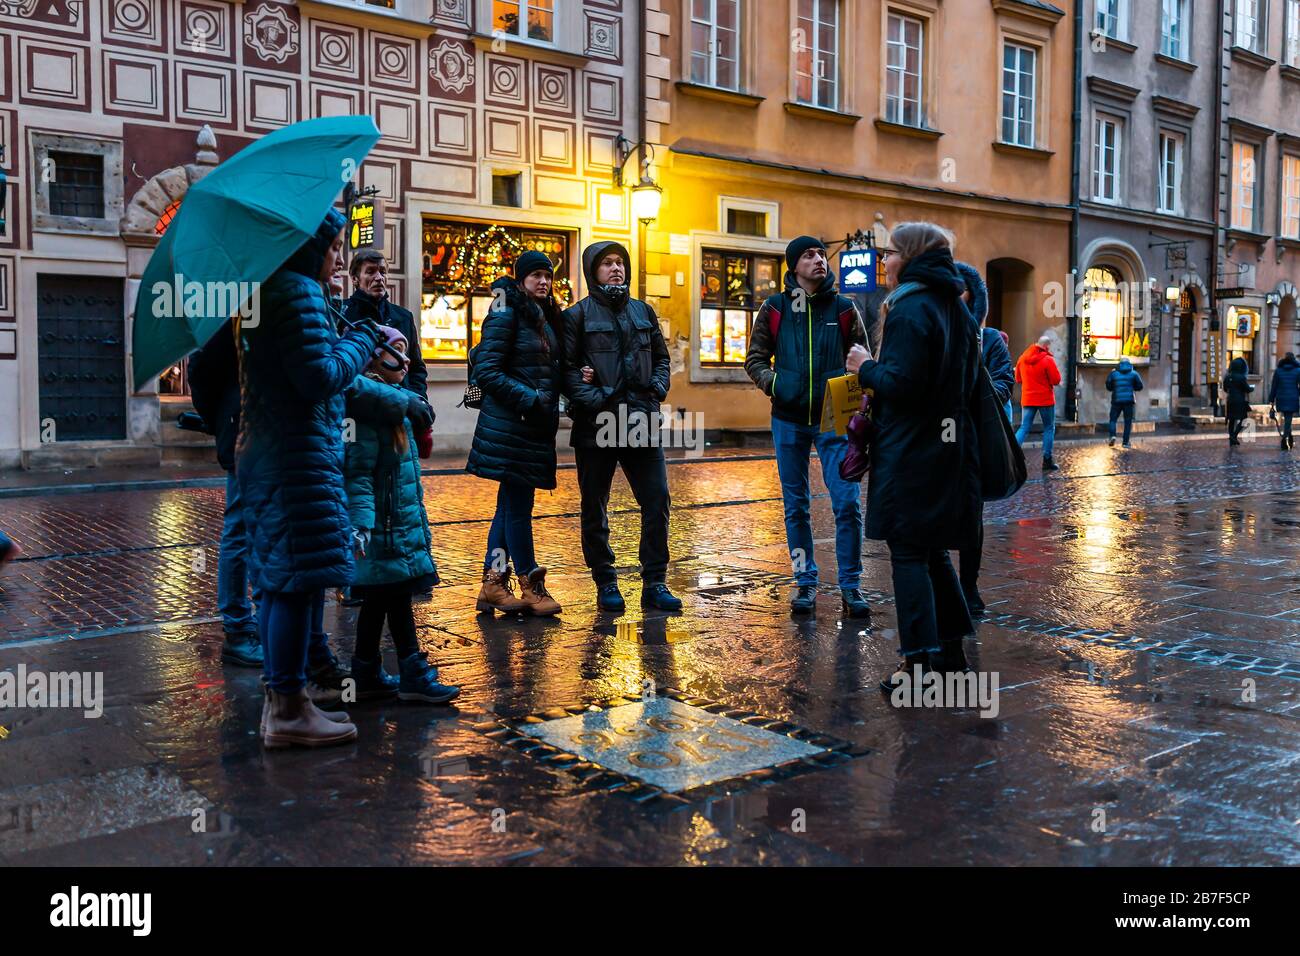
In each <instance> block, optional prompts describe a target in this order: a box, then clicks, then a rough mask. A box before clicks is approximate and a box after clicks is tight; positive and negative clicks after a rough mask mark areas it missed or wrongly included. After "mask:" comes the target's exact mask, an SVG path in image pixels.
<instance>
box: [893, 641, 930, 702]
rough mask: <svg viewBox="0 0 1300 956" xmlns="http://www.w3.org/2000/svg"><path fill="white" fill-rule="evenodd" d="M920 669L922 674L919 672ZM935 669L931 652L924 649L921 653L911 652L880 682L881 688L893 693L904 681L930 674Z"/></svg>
mask: <svg viewBox="0 0 1300 956" xmlns="http://www.w3.org/2000/svg"><path fill="white" fill-rule="evenodd" d="M918 669H919V671H920V674H918V673H917V671H918ZM933 670H935V668H934V667H932V666H930V655H929V654H927V653H925V652H924V651H922V652H921V653H920V654H909V655H907V656H906V657H904V658H903V659H902V660H901V661H899V662H898V666H897V667H895V668H894V669H893V670H892V671H890V672H889V673H888V674H886V675H885V678H884V679H883V680H882V681H881V682H880V689H881V691H882V692H884V693H886V694H892V693H893V692H894V691H895V690H897V689H898V685H899V684H902V683H903V682H904V681H913V680H916V678H917V677H918V676H922V675H925V674H928V673H930V672H931V671H933Z"/></svg>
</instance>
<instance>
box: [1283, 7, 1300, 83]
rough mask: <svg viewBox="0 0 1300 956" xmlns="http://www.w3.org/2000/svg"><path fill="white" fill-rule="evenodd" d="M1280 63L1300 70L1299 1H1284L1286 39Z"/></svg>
mask: <svg viewBox="0 0 1300 956" xmlns="http://www.w3.org/2000/svg"><path fill="white" fill-rule="evenodd" d="M1282 62H1283V63H1285V64H1286V65H1287V66H1294V67H1298V68H1300V0H1286V39H1285V43H1284V45H1283V47H1282Z"/></svg>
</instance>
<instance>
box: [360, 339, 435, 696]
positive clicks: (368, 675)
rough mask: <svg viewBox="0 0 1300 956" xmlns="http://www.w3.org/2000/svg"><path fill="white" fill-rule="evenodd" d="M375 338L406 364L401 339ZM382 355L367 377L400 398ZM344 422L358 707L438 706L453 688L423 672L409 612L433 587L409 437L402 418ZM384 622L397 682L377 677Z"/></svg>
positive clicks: (400, 375) (395, 376)
mask: <svg viewBox="0 0 1300 956" xmlns="http://www.w3.org/2000/svg"><path fill="white" fill-rule="evenodd" d="M379 331H380V333H381V334H382V335H383V336H384V342H385V343H386V344H387V345H389V346H390V347H392V348H393V349H395V350H396V351H398V352H400V353H401V354H402V356H403V358H405V355H406V337H405V336H404V335H402V333H401V332H399V331H397V330H396V329H391V328H387V327H384V326H381V327H380V330H379ZM387 354H388V353H386V352H384V351H383V350H381V349H379V348H376V349H375V350H374V353H373V357H372V358H371V361H370V366H369V368H368V369H367V370H366V377H367V378H369V379H371V380H373V381H375V382H378V383H380V384H381V385H382V387H384V388H388V389H392V390H400V389H401V388H402V380H403V379H404V378H405V377H406V376H407V374H408V371H409V370H408V366H407V364H406V362H405V361H403V362H402V363H401V364H400V367H398V368H395V369H394V368H389V367H388V364H392V363H391V362H388V361H387V360H386V359H385V356H386V355H387ZM348 416H349V417H350V418H351V419H352V420H353V423H354V425H355V428H356V434H355V436H354V439H353V441H351V442H349V443H348V444H347V446H346V452H345V459H344V467H343V474H344V488H345V490H346V491H347V497H348V515H349V517H350V519H351V525H352V532H351V539H352V541H353V550H354V552H355V554H356V558H357V565H356V574H355V576H354V577H353V579H352V593H353V594H354V595H355V596H356V597H358V598H360V599H361V611H360V612H359V614H358V615H357V640H356V644H355V646H354V649H353V653H352V679H353V680H354V681H355V682H356V692H357V699H358V700H365V699H372V698H377V697H384V696H388V695H391V694H392V693H394V692H396V693H397V697H398V699H399V700H405V701H413V702H419V703H426V704H445V703H447V702H448V701H450V700H452V699H453V698H455V697H456V695H458V694H459V693H460V688H459V687H452V686H448V685H445V684H440V683H439V682H438V670H437V668H434V667H430V666H429V661H428V655H427V654H426V653H424V652H423V651H421V650H420V642H419V638H418V636H417V635H416V631H415V609H414V607H413V604H412V602H413V601H414V599H415V595H416V594H418V593H422V592H424V591H426V590H428V589H429V588H431V587H433V585H434V584H436V583H437V581H438V570H437V567H436V566H435V565H434V563H433V557H432V555H431V554H430V551H431V549H432V546H433V541H432V537H431V535H430V533H429V519H428V516H427V515H426V514H425V509H424V489H423V486H422V485H421V482H420V457H419V452H418V450H417V448H416V446H415V432H414V430H413V429H412V428H411V423H410V421H408V420H407V419H406V418H403V419H401V420H400V421H399V422H398V423H397V424H396V425H392V424H390V423H389V422H388V421H385V420H384V419H382V418H372V417H370V416H369V415H367V410H366V409H365V408H364V407H349V408H348ZM385 621H387V622H388V632H389V634H390V635H392V638H393V647H394V649H395V650H396V651H397V664H398V674H399V677H398V678H397V679H396V680H395V679H394V678H393V677H392V676H391V675H389V674H388V673H386V672H385V671H384V668H383V658H382V655H381V653H380V647H379V644H380V638H381V637H382V636H383V632H384V622H385Z"/></svg>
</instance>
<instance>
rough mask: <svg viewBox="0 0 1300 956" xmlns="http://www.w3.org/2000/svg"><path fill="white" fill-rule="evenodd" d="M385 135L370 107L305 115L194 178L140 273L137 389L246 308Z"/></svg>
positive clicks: (134, 336) (136, 327)
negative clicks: (363, 112)
mask: <svg viewBox="0 0 1300 956" xmlns="http://www.w3.org/2000/svg"><path fill="white" fill-rule="evenodd" d="M379 135H380V134H379V128H378V127H377V126H375V121H374V119H373V118H371V117H369V116H330V117H324V118H321V119H312V120H304V121H303V122H301V123H295V124H293V125H292V126H286V127H284V128H283V129H278V130H276V131H275V132H273V133H270V134H268V135H266V136H264V137H262V138H261V139H259V140H258V141H257V142H255V143H253V144H252V145H250V146H248V147H246V148H245V149H243V150H241V151H240V152H238V153H236V154H235V155H234V156H232V157H231V158H230V159H228V160H226V161H225V162H224V163H222V164H221V165H220V166H218V167H217V168H216V169H214V170H213V171H212V172H210V173H209V174H208V175H207V176H205V177H204V178H203V179H201V180H199V181H198V182H197V183H195V184H194V185H193V186H191V187H190V189H189V192H187V193H186V194H185V199H184V201H183V202H182V203H181V206H180V211H179V212H178V214H177V215H176V218H175V219H173V220H172V222H171V225H170V226H168V228H167V231H166V232H165V233H164V234H163V237H162V240H161V241H160V242H159V243H158V247H157V248H156V249H155V250H154V253H153V256H152V257H151V258H150V259H149V265H148V266H146V267H145V270H144V275H143V276H142V277H141V279H140V292H139V295H138V296H137V298H136V304H135V316H134V321H133V324H132V350H133V362H134V367H135V387H136V388H137V389H139V388H140V387H141V386H143V385H144V383H145V382H147V381H148V380H149V379H150V378H152V377H153V376H155V375H157V374H158V373H159V372H161V371H163V370H164V369H166V368H167V367H168V366H170V365H171V364H173V363H174V362H176V361H177V360H179V359H181V358H182V357H184V356H185V355H187V354H189V353H190V352H191V351H193V350H194V349H196V348H199V347H200V346H201V345H203V344H204V343H205V342H207V340H208V339H210V338H212V336H213V335H215V334H216V332H217V330H218V329H220V328H221V327H222V326H223V325H224V324H225V323H226V320H227V319H228V318H230V316H231V315H232V314H234V313H235V312H236V311H239V310H241V309H243V308H245V303H246V301H247V300H248V298H249V297H250V296H251V295H253V294H255V293H256V289H257V284H258V283H261V282H264V281H265V280H266V279H268V278H269V277H270V275H271V273H273V272H275V270H276V269H278V268H279V267H280V266H281V265H282V264H283V263H284V261H285V260H286V259H288V258H289V256H291V255H292V254H293V253H294V251H295V250H296V249H297V248H298V247H299V246H301V245H302V244H303V243H304V242H306V241H307V240H308V239H309V238H311V236H312V235H314V234H315V232H316V229H317V228H318V227H319V226H320V224H321V220H322V219H324V218H325V213H326V211H327V210H329V208H330V207H331V206H332V205H333V204H334V200H335V199H336V198H337V197H338V195H339V193H340V191H342V189H343V186H344V184H345V183H347V182H348V181H349V180H351V179H352V178H353V176H354V175H355V174H356V172H357V170H358V169H359V168H360V166H361V161H362V160H363V159H365V157H366V155H367V154H368V153H369V152H370V149H371V147H373V146H374V145H375V143H376V142H378V141H379Z"/></svg>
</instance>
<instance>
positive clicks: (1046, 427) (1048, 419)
mask: <svg viewBox="0 0 1300 956" xmlns="http://www.w3.org/2000/svg"><path fill="white" fill-rule="evenodd" d="M1034 412H1037V413H1038V414H1039V415H1040V416H1042V419H1043V457H1044V458H1051V457H1052V443H1053V442H1054V441H1055V440H1056V406H1055V405H1026V406H1025V407H1024V408H1022V409H1021V410H1020V430H1019V431H1018V432H1016V441H1018V442H1020V444H1022V445H1023V444H1024V443H1025V439H1026V438H1028V437H1029V429H1030V426H1032V425H1033V424H1034Z"/></svg>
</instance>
